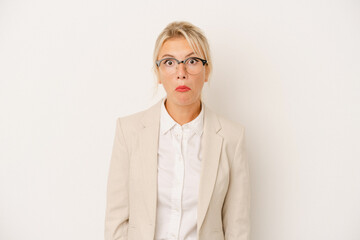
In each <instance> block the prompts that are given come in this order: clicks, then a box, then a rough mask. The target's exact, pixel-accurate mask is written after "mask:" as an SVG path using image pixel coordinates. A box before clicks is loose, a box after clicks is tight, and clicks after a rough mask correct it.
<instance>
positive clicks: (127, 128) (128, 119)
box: [116, 100, 161, 134]
mask: <svg viewBox="0 0 360 240" xmlns="http://www.w3.org/2000/svg"><path fill="white" fill-rule="evenodd" d="M160 103H161V100H160V101H158V102H157V103H156V104H154V105H152V106H150V107H148V108H147V109H144V110H141V111H138V112H135V113H132V114H128V115H125V116H121V117H117V119H116V122H117V124H119V125H120V126H121V129H122V130H123V131H124V133H129V134H133V133H134V132H137V131H139V130H140V129H142V128H143V127H144V124H148V123H152V122H153V121H156V119H157V118H160V115H159V113H160Z"/></svg>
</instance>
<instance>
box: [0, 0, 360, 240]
mask: <svg viewBox="0 0 360 240" xmlns="http://www.w3.org/2000/svg"><path fill="white" fill-rule="evenodd" d="M174 20H186V21H190V22H192V23H193V24H195V25H197V26H199V27H200V28H201V29H203V30H204V32H205V34H206V36H207V37H208V39H209V42H210V46H211V50H212V55H213V63H214V74H213V76H212V78H211V79H210V81H211V82H210V85H208V84H206V85H205V87H204V96H205V102H206V103H207V105H208V106H209V107H210V108H212V109H213V110H214V111H216V112H218V113H219V114H222V115H224V116H226V117H228V118H229V119H232V120H235V121H238V122H241V123H242V124H243V125H245V127H246V134H247V135H246V136H247V143H246V144H247V147H248V151H249V157H250V167H251V184H252V186H251V187H252V240H319V239H320V240H359V239H360V227H359V226H360V147H359V136H360V127H359V123H360V106H359V104H360V47H359V43H360V2H359V1H355V0H354V1H349V0H334V1H320V0H311V1H310V0H305V1H288V0H274V1H209V0H208V1H187V0H182V1H156V2H153V1H126V2H122V1H110V0H101V1H100V0H63V1H48V0H32V1H25V0H0V239H1V240H20V239H30V240H43V239H44V240H45V239H46V240H48V239H51V240H64V239H71V240H72V239H87V240H98V239H103V230H104V227H103V226H104V213H105V193H106V181H107V173H108V167H109V161H110V155H111V149H112V142H113V138H114V134H115V121H116V117H118V116H125V115H128V114H131V113H135V112H138V111H141V110H144V109H146V108H148V107H150V106H151V105H152V104H154V103H155V102H157V100H158V99H160V98H161V97H162V96H164V91H163V89H162V87H160V88H159V92H158V93H156V94H155V95H153V93H154V90H153V89H154V85H155V84H154V82H155V77H154V75H153V74H152V52H153V47H154V44H155V40H156V37H157V35H158V34H159V33H160V32H161V30H162V29H163V28H164V27H165V26H166V25H167V24H168V23H169V22H171V21H174Z"/></svg>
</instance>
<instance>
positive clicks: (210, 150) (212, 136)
mask: <svg viewBox="0 0 360 240" xmlns="http://www.w3.org/2000/svg"><path fill="white" fill-rule="evenodd" d="M204 106H205V104H204ZM204 110H205V112H204V132H203V136H202V140H201V156H202V160H201V168H202V170H201V174H200V187H199V200H198V210H197V232H198V234H199V230H200V228H201V226H202V224H203V222H204V218H205V215H206V212H207V209H208V207H209V203H210V199H211V196H212V193H213V189H214V185H215V180H216V176H217V171H218V166H219V159H220V152H221V147H222V143H223V138H222V136H220V135H218V134H217V132H218V131H219V130H220V129H221V125H220V123H219V121H218V119H217V116H216V115H215V113H214V112H212V111H211V110H210V109H209V108H208V107H207V106H205V108H204Z"/></svg>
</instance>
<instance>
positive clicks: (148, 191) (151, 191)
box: [139, 100, 161, 230]
mask: <svg viewBox="0 0 360 240" xmlns="http://www.w3.org/2000/svg"><path fill="white" fill-rule="evenodd" d="M160 107H161V100H160V101H159V102H158V103H156V104H155V105H153V106H152V107H151V108H150V109H148V110H147V111H145V112H144V116H143V118H142V124H143V129H142V130H141V131H140V133H139V151H140V157H141V161H140V162H142V165H141V166H140V167H141V168H142V173H143V174H142V177H143V182H142V186H143V187H142V190H143V194H144V203H145V204H146V209H147V210H148V216H149V219H150V222H151V223H153V226H154V227H155V223H156V204H157V167H158V163H157V158H158V156H157V153H158V144H159V141H158V139H159V128H160ZM154 230H155V228H154Z"/></svg>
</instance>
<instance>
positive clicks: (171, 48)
mask: <svg viewBox="0 0 360 240" xmlns="http://www.w3.org/2000/svg"><path fill="white" fill-rule="evenodd" d="M191 52H193V50H192V48H191V46H190V44H189V43H188V41H187V40H186V38H184V37H182V38H170V39H167V40H166V41H165V42H164V43H163V45H162V46H161V48H160V51H159V57H162V56H163V55H165V54H168V55H172V56H174V57H184V56H186V55H188V54H189V53H191ZM194 55H196V54H194Z"/></svg>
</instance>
